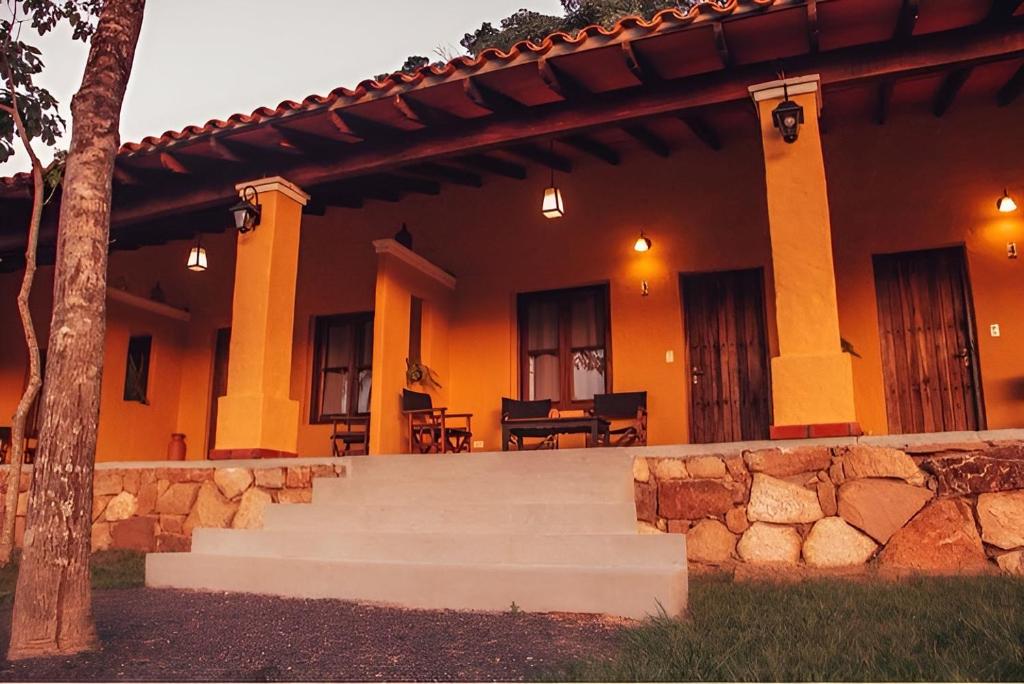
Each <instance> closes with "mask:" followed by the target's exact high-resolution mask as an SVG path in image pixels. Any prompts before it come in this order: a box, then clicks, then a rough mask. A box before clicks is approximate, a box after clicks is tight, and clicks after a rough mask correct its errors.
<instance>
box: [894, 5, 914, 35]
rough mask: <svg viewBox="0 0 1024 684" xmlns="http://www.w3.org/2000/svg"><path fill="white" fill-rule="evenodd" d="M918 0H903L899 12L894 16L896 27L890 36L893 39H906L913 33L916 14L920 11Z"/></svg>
mask: <svg viewBox="0 0 1024 684" xmlns="http://www.w3.org/2000/svg"><path fill="white" fill-rule="evenodd" d="M919 5H920V0H903V4H902V5H901V6H900V13H899V15H898V16H897V17H896V29H895V30H894V31H893V34H892V37H893V38H894V39H895V40H899V41H902V40H908V39H909V38H911V37H912V36H913V35H914V27H915V26H917V15H918V14H919V13H920V10H921V8H920V6H919Z"/></svg>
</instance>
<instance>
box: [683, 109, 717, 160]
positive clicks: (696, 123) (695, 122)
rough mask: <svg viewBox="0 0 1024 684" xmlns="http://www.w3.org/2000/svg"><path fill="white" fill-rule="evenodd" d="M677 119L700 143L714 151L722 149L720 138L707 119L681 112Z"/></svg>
mask: <svg viewBox="0 0 1024 684" xmlns="http://www.w3.org/2000/svg"><path fill="white" fill-rule="evenodd" d="M679 119H680V120H681V121H682V122H683V123H685V124H686V126H687V128H689V129H690V132H692V133H693V134H694V135H695V136H696V137H697V139H698V140H700V141H701V142H702V143H704V144H705V145H707V146H708V147H710V148H711V149H713V150H714V151H716V152H717V151H718V150H720V149H722V139H721V137H719V135H718V132H717V131H716V130H715V129H714V128H713V127H712V126H711V124H710V123H708V120H707V119H705V118H704V117H702V116H699V115H697V114H681V115H680V116H679Z"/></svg>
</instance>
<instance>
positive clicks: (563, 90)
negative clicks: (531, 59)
mask: <svg viewBox="0 0 1024 684" xmlns="http://www.w3.org/2000/svg"><path fill="white" fill-rule="evenodd" d="M537 72H538V73H539V74H540V78H541V80H542V81H544V85H546V86H547V87H548V89H549V90H551V92H553V93H555V94H556V95H558V96H559V97H560V98H562V99H563V100H577V99H580V98H586V97H591V96H592V95H593V93H592V92H590V91H589V90H587V88H586V87H585V86H584V85H583V84H582V83H580V82H579V81H577V80H576V79H575V78H573V77H572V76H570V75H569V74H567V73H565V71H564V70H563V69H560V68H559V67H558V66H556V65H555V64H553V63H552V62H551V60H549V59H548V58H547V57H541V58H540V59H538V60H537Z"/></svg>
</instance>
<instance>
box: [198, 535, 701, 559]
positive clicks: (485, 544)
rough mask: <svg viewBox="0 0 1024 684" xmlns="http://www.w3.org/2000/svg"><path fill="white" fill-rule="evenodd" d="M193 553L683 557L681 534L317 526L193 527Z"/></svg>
mask: <svg viewBox="0 0 1024 684" xmlns="http://www.w3.org/2000/svg"><path fill="white" fill-rule="evenodd" d="M192 551H193V552H194V553H200V554H209V555H225V556H254V557H263V556H277V557H282V558H317V559H321V560H351V561H355V560H361V561H401V562H420V563H448V564H451V563H473V564H511V565H523V564H527V565H529V564H539V565H597V566H605V567H624V566H634V565H659V564H665V565H672V564H675V563H677V562H679V561H680V559H684V558H686V537H685V536H684V535H681V534H658V535H638V534H589V535H580V534H572V535H565V534H559V535H522V534H456V533H452V532H444V533H430V534H410V533H395V534H358V533H344V534H337V533H333V532H327V531H324V530H321V529H318V528H304V529H288V530H217V529H197V530H195V531H194V532H193V535H192Z"/></svg>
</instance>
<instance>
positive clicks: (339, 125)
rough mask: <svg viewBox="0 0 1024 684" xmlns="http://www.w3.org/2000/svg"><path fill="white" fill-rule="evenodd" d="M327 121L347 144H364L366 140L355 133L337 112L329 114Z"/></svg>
mask: <svg viewBox="0 0 1024 684" xmlns="http://www.w3.org/2000/svg"><path fill="white" fill-rule="evenodd" d="M327 120H328V121H330V122H331V125H332V126H334V130H336V131H337V132H338V135H339V136H341V139H342V140H344V141H345V142H363V140H364V138H363V137H362V136H360V135H358V134H357V133H356V132H355V131H353V130H352V129H351V128H350V127H349V125H348V124H347V123H345V121H344V119H342V118H341V116H339V115H338V113H337V112H334V111H331V112H327Z"/></svg>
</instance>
